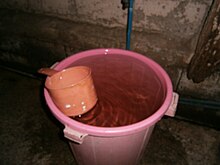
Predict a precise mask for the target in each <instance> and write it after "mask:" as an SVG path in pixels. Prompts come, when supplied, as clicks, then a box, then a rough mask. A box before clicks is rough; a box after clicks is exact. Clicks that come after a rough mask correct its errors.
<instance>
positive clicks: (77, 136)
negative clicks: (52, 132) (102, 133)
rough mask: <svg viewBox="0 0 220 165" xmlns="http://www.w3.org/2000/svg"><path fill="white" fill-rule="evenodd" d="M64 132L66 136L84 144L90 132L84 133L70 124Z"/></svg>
mask: <svg viewBox="0 0 220 165" xmlns="http://www.w3.org/2000/svg"><path fill="white" fill-rule="evenodd" d="M63 133H64V137H66V138H67V139H69V140H71V141H74V142H76V143H79V144H82V142H83V140H84V138H85V137H86V136H88V134H83V133H80V132H77V131H75V130H72V129H71V128H70V127H68V126H65V128H64V130H63Z"/></svg>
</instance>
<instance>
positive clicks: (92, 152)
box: [69, 125, 154, 165]
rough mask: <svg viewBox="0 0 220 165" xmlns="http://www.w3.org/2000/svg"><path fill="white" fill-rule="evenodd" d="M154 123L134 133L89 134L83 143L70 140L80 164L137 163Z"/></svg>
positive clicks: (119, 164) (113, 164)
mask: <svg viewBox="0 0 220 165" xmlns="http://www.w3.org/2000/svg"><path fill="white" fill-rule="evenodd" d="M153 129H154V125H152V126H151V127H149V128H147V129H144V130H142V131H140V132H137V133H135V134H132V135H126V136H116V137H97V136H87V137H86V138H85V140H84V142H83V143H82V144H80V145H79V144H77V143H75V142H71V141H69V144H70V147H71V150H72V152H73V155H74V157H75V159H76V161H77V163H78V164H79V165H137V164H138V163H139V161H140V160H139V159H140V158H141V157H142V154H143V152H144V149H145V146H146V145H147V143H148V141H149V138H150V136H151V133H152V131H153Z"/></svg>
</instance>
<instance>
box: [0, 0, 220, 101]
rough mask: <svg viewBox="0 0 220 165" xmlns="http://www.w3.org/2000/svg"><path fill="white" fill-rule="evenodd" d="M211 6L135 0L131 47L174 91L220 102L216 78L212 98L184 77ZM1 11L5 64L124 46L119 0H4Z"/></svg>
mask: <svg viewBox="0 0 220 165" xmlns="http://www.w3.org/2000/svg"><path fill="white" fill-rule="evenodd" d="M211 4H212V1H210V0H166V1H165V0H154V1H152V0H135V1H134V9H133V31H132V35H131V49H132V50H133V51H136V52H139V53H142V54H143V55H146V56H148V57H150V58H152V59H154V60H155V61H157V62H158V63H159V64H161V65H162V66H163V67H164V69H165V70H166V71H167V72H168V74H169V75H170V77H171V79H172V81H173V84H174V88H175V90H177V91H180V92H181V93H183V94H187V93H192V94H193V96H196V93H197V91H198V90H200V89H201V90H202V91H204V94H203V96H202V97H203V98H209V97H210V96H212V98H215V99H220V96H219V88H218V86H217V84H216V79H218V77H219V75H218V74H216V75H214V76H215V78H213V79H212V78H210V79H209V80H207V81H208V82H209V84H213V86H214V87H213V88H214V90H213V91H215V89H216V91H215V92H214V94H213V93H212V94H211V95H210V92H209V91H208V90H209V89H208V86H207V85H206V83H201V84H197V85H196V86H198V87H197V88H196V89H194V88H192V85H194V83H193V82H192V81H190V80H188V79H187V78H186V77H185V76H183V75H184V74H185V72H186V67H187V66H188V64H189V62H190V60H191V58H192V56H193V55H194V51H195V48H196V43H197V40H198V37H199V33H200V31H201V28H202V26H203V24H204V20H205V18H206V16H207V13H208V11H209V9H210V6H211ZM0 8H1V10H0V16H1V20H0V23H1V25H2V26H1V27H0V34H1V36H0V38H1V41H0V52H1V57H0V60H3V61H7V62H10V61H13V62H14V63H19V64H24V65H27V66H29V67H34V68H38V67H41V66H46V65H51V64H52V63H54V62H55V61H58V60H61V59H63V58H65V57H66V56H69V55H71V54H73V53H76V52H79V51H82V50H87V49H92V48H101V47H114V48H122V49H124V48H125V43H126V24H127V10H122V5H121V1H120V0H112V1H108V0H83V1H81V0H37V1H36V0H8V1H0ZM15 27H16V28H15ZM16 45H17V47H16ZM37 56H38V57H37ZM186 84H187V85H186ZM215 87H216V88H215ZM199 97H200V94H199Z"/></svg>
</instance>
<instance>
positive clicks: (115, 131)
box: [44, 48, 173, 137]
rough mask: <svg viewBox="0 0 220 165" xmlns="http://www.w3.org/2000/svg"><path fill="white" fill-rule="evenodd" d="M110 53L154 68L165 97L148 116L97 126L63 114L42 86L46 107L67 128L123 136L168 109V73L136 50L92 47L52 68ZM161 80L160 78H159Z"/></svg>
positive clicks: (146, 124)
mask: <svg viewBox="0 0 220 165" xmlns="http://www.w3.org/2000/svg"><path fill="white" fill-rule="evenodd" d="M104 54H105V55H111V54H120V55H125V56H130V57H132V58H136V59H138V60H140V61H142V62H144V63H146V64H147V65H150V67H151V69H153V70H154V72H156V73H157V74H160V75H162V78H163V81H164V82H165V87H166V94H165V99H164V102H163V103H162V105H161V106H160V108H159V109H158V110H157V111H156V112H155V113H153V114H152V115H151V116H149V117H148V118H146V119H144V120H142V121H140V122H137V123H134V124H130V125H126V126H119V127H98V126H91V125H87V124H83V123H81V122H78V121H75V120H73V119H71V118H70V117H68V116H66V115H65V114H63V113H62V112H61V111H60V110H59V109H58V108H57V107H56V105H55V104H54V103H53V101H52V99H51V97H50V95H49V93H48V91H47V89H46V88H44V96H45V100H46V103H47V105H48V107H49V108H50V111H51V112H52V114H53V115H54V116H55V118H56V119H57V120H59V121H60V122H61V123H62V124H63V125H64V126H68V127H69V128H71V129H73V130H75V131H78V132H80V133H86V134H88V135H93V136H107V137H111V136H123V135H128V134H132V133H134V132H138V131H141V130H143V129H146V128H148V127H151V126H152V125H155V124H156V123H157V122H158V121H159V120H160V119H161V118H162V117H163V116H164V114H165V113H166V111H167V110H168V108H169V106H170V104H171V101H172V95H173V87H172V83H171V80H170V78H169V76H168V74H167V73H166V72H165V70H164V69H163V68H162V67H161V66H160V65H159V64H157V63H156V62H155V61H153V60H152V59H150V58H148V57H146V56H144V55H142V54H139V53H137V52H133V51H130V50H123V49H115V48H99V49H92V50H87V51H82V52H79V53H76V54H73V55H71V56H69V57H67V58H66V59H64V60H62V61H61V62H59V63H58V64H57V65H56V66H55V67H54V68H55V69H56V70H62V69H65V68H66V67H68V66H70V65H71V64H72V63H73V62H74V61H77V60H79V59H82V58H85V57H88V56H94V55H104ZM161 81H162V80H161Z"/></svg>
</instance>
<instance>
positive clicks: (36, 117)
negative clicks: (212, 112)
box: [0, 69, 220, 165]
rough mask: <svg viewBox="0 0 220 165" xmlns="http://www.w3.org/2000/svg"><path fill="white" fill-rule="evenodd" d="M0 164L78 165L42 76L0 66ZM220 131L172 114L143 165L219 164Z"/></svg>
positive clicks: (154, 136)
mask: <svg viewBox="0 0 220 165" xmlns="http://www.w3.org/2000/svg"><path fill="white" fill-rule="evenodd" d="M0 72H1V77H0V111H1V115H0V132H1V133H0V148H1V150H0V164H2V165H20V164H21V165H26V164H27V165H29V164H34V165H56V164H57V165H64V164H65V165H70V164H72V165H75V164H76V163H75V161H74V158H73V156H72V153H71V151H70V148H69V146H68V143H67V140H66V139H65V138H63V134H62V128H63V126H62V125H61V124H59V122H57V120H56V119H54V118H53V116H52V115H51V113H50V111H49V110H48V108H47V106H46V105H45V103H44V99H43V97H42V84H43V83H42V80H39V79H33V78H29V77H25V76H22V75H20V74H17V73H14V72H10V71H6V70H4V69H0ZM218 164H220V131H217V130H215V129H212V128H208V127H203V126H199V125H195V124H192V123H188V122H184V121H181V120H177V119H172V118H169V117H166V118H163V119H162V120H161V121H160V122H159V123H157V125H156V127H155V130H154V132H153V134H152V136H151V139H150V142H149V144H148V146H147V148H146V151H145V153H144V156H143V158H142V160H141V162H140V165H218Z"/></svg>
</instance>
